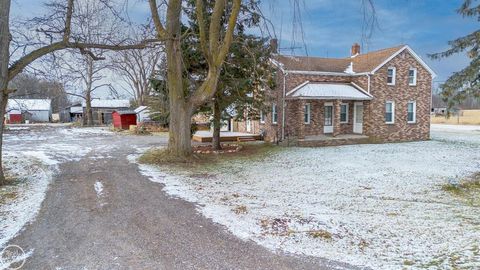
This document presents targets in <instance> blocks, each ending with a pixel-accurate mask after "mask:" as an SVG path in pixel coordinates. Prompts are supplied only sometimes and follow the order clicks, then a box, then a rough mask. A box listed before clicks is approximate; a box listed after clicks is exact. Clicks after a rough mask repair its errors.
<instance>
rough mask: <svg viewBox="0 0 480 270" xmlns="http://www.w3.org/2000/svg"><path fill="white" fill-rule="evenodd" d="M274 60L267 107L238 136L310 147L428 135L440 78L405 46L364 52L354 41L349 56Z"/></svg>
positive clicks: (277, 57)
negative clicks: (435, 84)
mask: <svg viewBox="0 0 480 270" xmlns="http://www.w3.org/2000/svg"><path fill="white" fill-rule="evenodd" d="M272 46H273V47H275V46H276V43H275V42H272ZM272 63H273V64H274V65H275V67H276V69H277V73H276V74H277V77H276V80H277V83H276V88H275V89H271V90H266V91H268V95H267V96H268V98H267V99H266V102H267V104H266V108H268V109H265V110H264V111H263V112H262V113H261V114H260V119H259V120H253V119H252V120H249V119H247V120H246V121H243V122H240V123H238V124H237V131H240V132H248V133H261V134H263V135H264V138H265V140H267V141H271V142H279V141H280V142H286V141H288V142H292V143H298V144H299V145H305V146H313V145H336V144H345V143H355V140H358V142H360V141H361V140H365V139H367V140H368V141H375V142H395V141H418V140H427V139H429V137H430V107H431V95H432V80H433V78H434V77H435V76H436V75H435V73H434V71H433V70H432V69H431V68H430V67H428V66H427V64H426V63H425V62H424V61H423V60H422V59H421V58H420V57H419V56H418V55H417V54H416V53H415V52H414V51H413V50H412V49H411V48H410V47H409V46H407V45H402V46H397V47H393V48H387V49H383V50H379V51H374V52H369V53H365V54H362V53H360V45H358V44H354V45H353V46H352V49H351V56H350V57H348V58H317V57H297V56H285V55H278V54H277V55H275V57H274V58H273V59H272Z"/></svg>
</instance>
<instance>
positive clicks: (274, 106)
mask: <svg viewBox="0 0 480 270" xmlns="http://www.w3.org/2000/svg"><path fill="white" fill-rule="evenodd" d="M272 123H273V124H277V123H278V112H277V104H275V103H274V104H272Z"/></svg>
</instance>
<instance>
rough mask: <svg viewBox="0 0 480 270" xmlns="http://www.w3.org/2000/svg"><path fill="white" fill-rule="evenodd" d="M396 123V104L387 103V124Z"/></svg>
mask: <svg viewBox="0 0 480 270" xmlns="http://www.w3.org/2000/svg"><path fill="white" fill-rule="evenodd" d="M394 121H395V103H394V102H393V101H387V103H386V104H385V123H387V124H393V123H394Z"/></svg>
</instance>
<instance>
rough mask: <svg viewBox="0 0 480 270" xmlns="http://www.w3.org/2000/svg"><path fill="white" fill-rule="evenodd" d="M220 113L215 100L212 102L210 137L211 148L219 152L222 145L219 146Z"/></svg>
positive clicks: (218, 105)
mask: <svg viewBox="0 0 480 270" xmlns="http://www.w3.org/2000/svg"><path fill="white" fill-rule="evenodd" d="M221 122H222V111H221V109H220V104H218V101H217V99H215V100H214V101H213V137H212V147H213V149H214V150H221V149H222V145H221V144H220V129H221V127H222V123H221Z"/></svg>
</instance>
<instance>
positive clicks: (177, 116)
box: [165, 1, 193, 157]
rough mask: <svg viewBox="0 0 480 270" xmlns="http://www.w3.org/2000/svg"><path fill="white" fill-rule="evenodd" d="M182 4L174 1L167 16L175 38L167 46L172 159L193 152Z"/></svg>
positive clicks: (171, 33) (169, 29)
mask: <svg viewBox="0 0 480 270" xmlns="http://www.w3.org/2000/svg"><path fill="white" fill-rule="evenodd" d="M181 10H182V1H172V2H171V3H170V6H169V11H168V13H167V21H168V30H167V31H168V32H169V34H170V35H171V36H172V38H170V39H168V40H167V41H166V42H165V43H166V44H165V45H166V51H167V77H168V95H169V98H170V104H169V105H170V106H169V107H170V122H169V135H170V137H169V139H168V151H169V152H170V154H171V155H172V156H176V157H187V156H189V155H190V154H191V153H192V142H191V139H192V138H191V137H192V134H191V133H192V132H191V126H192V113H193V106H192V104H190V103H189V102H186V97H185V89H184V84H183V57H182V46H181V42H180V36H181V33H180V26H181V24H180V19H179V18H180V14H181Z"/></svg>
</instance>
